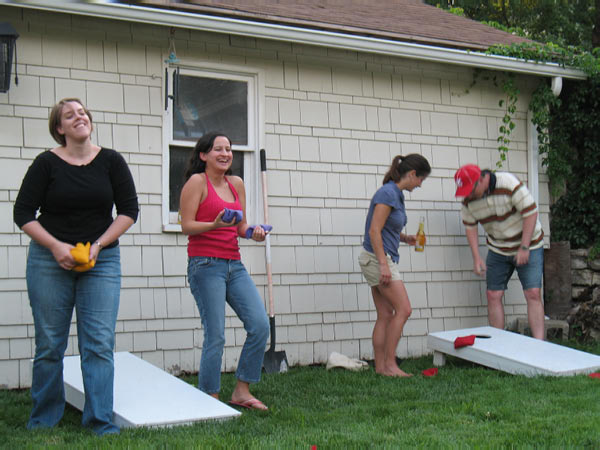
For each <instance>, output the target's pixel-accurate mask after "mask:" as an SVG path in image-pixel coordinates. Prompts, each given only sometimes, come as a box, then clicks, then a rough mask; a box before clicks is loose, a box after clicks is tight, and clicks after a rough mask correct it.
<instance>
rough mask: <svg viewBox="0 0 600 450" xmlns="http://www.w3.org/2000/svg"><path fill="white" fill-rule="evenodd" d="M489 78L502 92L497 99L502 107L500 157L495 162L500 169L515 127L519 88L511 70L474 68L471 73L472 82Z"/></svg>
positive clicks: (505, 157)
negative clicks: (499, 70) (496, 70)
mask: <svg viewBox="0 0 600 450" xmlns="http://www.w3.org/2000/svg"><path fill="white" fill-rule="evenodd" d="M479 78H481V79H483V80H491V81H492V82H493V83H494V86H496V87H500V88H501V89H502V92H503V93H504V98H501V99H500V100H499V101H498V106H499V107H500V108H504V116H503V117H502V121H501V123H500V127H499V128H498V138H497V139H496V141H497V142H498V152H499V153H500V159H499V160H498V161H497V162H496V168H497V169H501V168H502V166H503V165H504V163H505V162H506V159H507V156H508V148H509V147H508V146H509V145H510V135H511V133H512V132H513V130H514V129H515V126H516V125H515V122H514V119H513V118H514V115H515V112H516V111H517V101H518V100H519V88H518V86H517V84H516V83H515V75H514V73H512V72H491V71H483V70H481V69H476V70H475V71H474V73H473V82H472V83H471V87H472V86H473V85H475V83H476V82H477V80H478V79H479Z"/></svg>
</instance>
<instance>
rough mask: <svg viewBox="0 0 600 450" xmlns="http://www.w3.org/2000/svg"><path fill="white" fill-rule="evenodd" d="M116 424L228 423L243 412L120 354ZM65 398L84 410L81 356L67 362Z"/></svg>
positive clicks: (162, 425)
mask: <svg viewBox="0 0 600 450" xmlns="http://www.w3.org/2000/svg"><path fill="white" fill-rule="evenodd" d="M114 360H115V381H114V400H113V413H114V416H113V420H114V422H115V424H116V425H117V426H119V427H121V428H129V427H143V426H147V427H165V426H175V425H186V424H191V423H193V422H198V421H204V420H214V419H229V418H232V417H237V416H239V415H240V412H239V411H237V410H235V409H233V408H231V407H229V406H228V405H226V404H224V403H222V402H220V401H219V400H217V399H215V398H213V397H211V396H210V395H208V394H205V393H204V392H202V391H200V390H198V389H196V388H195V387H194V386H192V385H190V384H188V383H186V382H185V381H182V380H180V379H179V378H176V377H174V376H173V375H170V374H168V373H167V372H165V371H164V370H161V369H159V368H158V367H156V366H153V365H152V364H150V363H148V362H146V361H144V360H143V359H140V358H138V357H137V356H135V355H132V354H131V353H129V352H117V353H115V355H114ZM63 375H64V383H65V397H66V400H67V402H68V403H70V404H71V405H73V406H74V407H75V408H77V409H79V410H81V411H82V410H83V403H84V393H83V379H82V377H81V366H80V358H79V356H68V357H66V358H65V359H64V370H63Z"/></svg>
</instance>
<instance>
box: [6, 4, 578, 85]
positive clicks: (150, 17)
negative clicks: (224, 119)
mask: <svg viewBox="0 0 600 450" xmlns="http://www.w3.org/2000/svg"><path fill="white" fill-rule="evenodd" d="M5 4H6V5H9V6H17V7H22V8H32V9H39V10H46V11H52V12H60V13H67V14H80V15H86V16H94V17H101V18H105V19H113V20H126V21H132V22H139V23H147V24H154V25H162V26H169V27H178V28H187V29H193V30H200V31H209V32H215V33H226V34H234V35H241V36H249V37H254V38H258V39H269V40H278V41H286V42H294V43H301V44H307V45H315V46H321V47H331V48H337V49H344V50H352V51H358V52H367V53H376V54H380V55H388V56H397V57H403V58H411V59H417V60H421V61H431V62H438V63H446V64H454V65H460V66H467V67H477V68H483V69H489V70H502V71H508V72H515V73H521V74H527V75H536V76H544V77H564V78H571V79H579V80H583V79H586V78H587V76H586V75H585V73H584V72H583V71H581V70H578V69H573V68H568V67H561V66H560V65H558V64H554V63H540V62H536V61H524V60H519V59H516V58H510V57H505V56H497V55H487V54H484V53H476V52H470V51H467V50H457V49H452V48H444V47H434V46H428V45H422V44H414V43H410V42H401V41H394V40H389V39H379V38H372V37H366V36H357V35H350V34H343V33H335V32H331V31H323V30H314V29H309V28H297V27H292V26H288V25H279V24H272V23H260V22H251V21H246V20H240V19H234V18H230V17H221V16H210V15H204V14H193V13H188V12H181V11H173V10H166V9H157V8H148V7H143V6H135V5H128V4H120V3H98V2H92V3H87V2H86V3H78V2H64V3H63V2H55V1H53V0H32V1H29V0H27V1H22V2H18V3H15V2H13V3H5Z"/></svg>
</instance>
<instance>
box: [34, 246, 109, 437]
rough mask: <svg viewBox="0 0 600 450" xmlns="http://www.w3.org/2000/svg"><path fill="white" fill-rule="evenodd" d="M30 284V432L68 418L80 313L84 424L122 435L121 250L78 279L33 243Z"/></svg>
mask: <svg viewBox="0 0 600 450" xmlns="http://www.w3.org/2000/svg"><path fill="white" fill-rule="evenodd" d="M26 278H27V291H28V294H29V302H30V304H31V310H32V312H33V321H34V325H35V359H34V362H33V379H32V385H31V397H32V400H33V409H32V411H31V416H30V418H29V423H28V424H27V428H30V429H33V428H45V427H53V426H55V425H56V424H57V423H58V422H59V421H60V419H61V418H62V416H63V413H64V409H65V390H64V382H63V357H64V354H65V349H66V348H67V339H68V337H69V327H70V324H71V318H72V316H73V308H75V310H76V312H77V337H78V344H79V354H80V355H81V372H82V375H83V386H84V391H85V405H84V408H83V417H82V424H83V425H84V426H86V427H89V428H91V429H92V430H93V431H94V432H96V433H97V434H106V433H117V432H119V428H118V427H117V426H116V425H115V424H114V423H113V378H114V363H113V347H114V342H115V325H116V322H117V312H118V310H119V295H120V289H121V262H120V251H119V247H118V246H117V247H113V248H108V249H104V250H102V251H101V252H100V254H99V255H98V259H97V261H96V266H95V267H94V268H93V269H91V270H89V271H88V272H81V273H78V272H73V271H70V270H64V269H63V268H61V267H60V266H59V265H58V263H57V262H56V260H55V259H54V257H53V256H52V253H51V252H50V251H49V250H48V249H46V248H45V247H43V246H41V245H39V244H37V243H36V242H34V241H31V244H30V245H29V256H28V258H27V275H26Z"/></svg>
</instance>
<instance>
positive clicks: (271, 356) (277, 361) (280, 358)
mask: <svg viewBox="0 0 600 450" xmlns="http://www.w3.org/2000/svg"><path fill="white" fill-rule="evenodd" d="M260 172H261V176H262V194H263V205H264V215H265V223H269V203H268V202H267V157H266V155H265V151H264V149H261V150H260ZM265 253H266V260H267V281H268V287H269V289H268V290H269V325H270V326H271V345H270V346H269V349H268V350H267V351H266V352H265V357H264V360H263V367H264V369H265V372H267V373H283V372H287V370H288V360H287V356H286V355H285V351H279V352H276V351H275V343H276V339H275V305H274V303H273V275H272V273H271V238H270V235H268V234H267V236H266V238H265Z"/></svg>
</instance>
